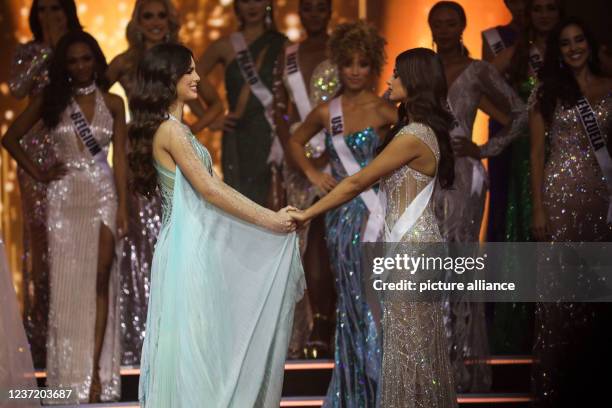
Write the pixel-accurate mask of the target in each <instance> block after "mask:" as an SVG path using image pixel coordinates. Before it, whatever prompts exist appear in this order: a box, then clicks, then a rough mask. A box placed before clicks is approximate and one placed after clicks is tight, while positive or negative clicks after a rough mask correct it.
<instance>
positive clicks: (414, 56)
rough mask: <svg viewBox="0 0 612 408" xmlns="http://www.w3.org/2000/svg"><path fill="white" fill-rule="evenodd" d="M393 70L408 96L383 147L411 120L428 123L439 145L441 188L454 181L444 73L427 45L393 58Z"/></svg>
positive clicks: (453, 162) (449, 115)
mask: <svg viewBox="0 0 612 408" xmlns="http://www.w3.org/2000/svg"><path fill="white" fill-rule="evenodd" d="M395 70H396V72H397V75H398V76H399V78H400V81H401V82H402V85H403V86H404V88H405V89H406V94H407V95H408V98H407V99H406V101H403V102H402V103H401V104H400V106H399V108H398V118H399V121H398V123H397V124H396V125H395V126H394V127H393V129H392V130H391V132H390V133H389V135H387V137H386V139H385V141H384V143H383V145H382V148H381V150H382V149H384V147H385V146H386V145H387V144H389V143H390V142H391V140H392V139H393V138H394V137H395V135H397V133H399V131H400V130H401V129H402V128H403V127H404V126H406V125H407V124H408V123H410V122H419V123H422V124H424V125H427V126H429V127H430V128H431V129H432V130H433V131H434V133H435V134H436V139H437V140H438V146H439V148H440V161H439V164H438V178H439V180H440V185H441V186H442V187H443V188H450V187H451V186H452V185H453V182H454V180H455V159H454V156H453V151H452V149H451V144H450V135H449V132H450V129H451V126H452V123H453V115H452V114H451V113H450V112H449V110H448V108H447V102H446V97H447V92H448V86H447V84H446V76H445V74H444V66H443V65H442V60H440V57H438V55H437V54H436V53H435V52H433V51H432V50H430V49H427V48H413V49H411V50H408V51H404V52H402V53H401V54H400V55H398V56H397V58H396V59H395Z"/></svg>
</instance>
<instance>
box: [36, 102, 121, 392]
mask: <svg viewBox="0 0 612 408" xmlns="http://www.w3.org/2000/svg"><path fill="white" fill-rule="evenodd" d="M90 127H91V130H92V132H93V135H94V137H95V138H96V140H97V142H98V144H99V145H100V147H101V148H102V149H104V151H105V152H106V153H108V148H109V145H110V143H111V140H112V136H113V118H112V116H111V113H110V112H109V110H108V108H107V107H106V103H105V102H104V97H103V96H102V93H101V91H99V90H96V106H95V111H94V116H93V119H92V122H91V123H90ZM51 137H52V140H53V142H54V146H53V147H54V150H55V155H56V156H57V158H58V160H59V161H60V162H62V163H64V164H65V165H66V167H67V169H68V173H67V174H66V175H65V176H64V177H63V178H62V179H60V180H57V181H53V182H51V183H49V188H48V190H47V198H48V218H47V225H48V226H49V230H48V231H49V232H48V233H49V255H50V265H51V270H50V274H49V276H50V284H51V296H50V308H49V332H48V338H47V373H48V374H47V375H48V377H47V385H48V387H49V388H66V387H70V388H73V389H74V391H75V394H76V397H77V398H78V400H79V401H81V402H84V401H87V400H88V399H89V388H90V386H91V376H92V373H93V365H94V361H93V357H94V336H95V321H96V278H97V259H98V245H99V234H100V228H102V226H103V225H104V226H105V227H106V228H108V229H109V230H110V231H111V232H112V234H113V236H114V237H115V244H117V238H116V237H117V231H116V214H117V205H118V202H117V193H116V191H115V181H114V178H113V176H112V173H110V172H109V173H106V172H105V171H104V170H102V168H101V167H100V165H99V164H98V163H97V162H96V160H95V159H93V157H92V156H91V153H90V152H89V150H88V149H87V148H85V147H84V146H83V145H82V142H81V140H80V139H79V136H78V135H77V134H76V132H75V129H74V125H73V124H72V120H71V119H70V109H66V110H65V111H64V112H63V114H62V116H61V120H60V123H59V125H58V126H57V127H56V128H55V129H54V130H53V131H52V134H51ZM118 248H119V245H117V254H116V255H118V252H119V251H118ZM115 259H117V258H115ZM118 278H119V277H118V273H117V262H113V266H112V269H111V272H110V282H109V305H108V319H107V323H106V332H105V334H104V343H103V347H102V354H101V357H100V373H99V374H100V381H101V384H102V396H101V398H102V401H114V400H118V399H119V397H120V393H121V377H120V374H119V368H120V363H121V362H120V350H121V347H120V337H119V309H118V301H117V298H118V293H117V291H118ZM57 402H65V401H57Z"/></svg>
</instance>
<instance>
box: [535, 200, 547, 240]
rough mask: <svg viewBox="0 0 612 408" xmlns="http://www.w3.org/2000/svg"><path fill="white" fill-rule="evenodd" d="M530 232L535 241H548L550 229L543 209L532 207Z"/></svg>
mask: <svg viewBox="0 0 612 408" xmlns="http://www.w3.org/2000/svg"><path fill="white" fill-rule="evenodd" d="M531 231H532V232H533V237H534V238H535V239H536V241H547V240H548V239H549V234H550V229H549V228H548V217H547V216H546V211H545V210H544V208H542V207H539V208H536V207H534V209H533V219H532V221H531Z"/></svg>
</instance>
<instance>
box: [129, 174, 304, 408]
mask: <svg viewBox="0 0 612 408" xmlns="http://www.w3.org/2000/svg"><path fill="white" fill-rule="evenodd" d="M304 285H305V284H304V277H303V270H302V266H301V262H300V256H299V249H298V243H297V237H296V235H295V233H293V234H289V235H286V234H275V233H272V232H268V231H266V230H263V229H261V228H259V227H255V226H253V225H251V224H248V223H245V222H243V221H241V220H239V219H237V218H235V217H232V216H230V215H228V214H227V213H225V212H223V211H221V210H219V209H218V208H216V207H214V206H213V205H211V204H209V203H208V202H206V201H205V200H203V199H202V197H201V196H200V195H199V194H198V193H197V192H196V191H195V190H194V189H193V188H192V186H191V185H190V184H189V182H188V181H187V180H186V179H185V178H184V177H183V176H182V174H181V172H180V169H179V168H178V167H177V169H176V175H175V181H174V191H173V196H172V212H171V214H170V215H169V218H168V219H167V220H166V221H165V223H164V225H163V226H162V230H161V233H160V236H159V238H158V242H157V247H156V249H155V254H154V256H153V265H152V272H151V297H150V300H149V310H148V327H147V334H146V337H145V344H144V348H143V355H142V363H141V368H142V375H141V379H140V390H139V399H140V403H141V406H145V407H177V408H179V407H197V406H204V405H205V406H210V407H272V406H279V403H280V398H281V390H282V382H283V367H284V362H285V356H286V352H287V346H288V341H289V334H290V329H291V326H292V319H293V311H294V307H295V302H296V300H297V299H299V298H300V297H301V295H302V293H303V290H304Z"/></svg>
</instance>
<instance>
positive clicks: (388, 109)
mask: <svg viewBox="0 0 612 408" xmlns="http://www.w3.org/2000/svg"><path fill="white" fill-rule="evenodd" d="M376 112H377V113H378V114H379V115H380V116H382V117H383V118H385V122H387V123H395V122H396V121H397V109H396V107H395V106H393V104H391V103H390V102H387V101H386V100H384V99H382V98H378V101H377V103H376Z"/></svg>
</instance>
